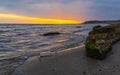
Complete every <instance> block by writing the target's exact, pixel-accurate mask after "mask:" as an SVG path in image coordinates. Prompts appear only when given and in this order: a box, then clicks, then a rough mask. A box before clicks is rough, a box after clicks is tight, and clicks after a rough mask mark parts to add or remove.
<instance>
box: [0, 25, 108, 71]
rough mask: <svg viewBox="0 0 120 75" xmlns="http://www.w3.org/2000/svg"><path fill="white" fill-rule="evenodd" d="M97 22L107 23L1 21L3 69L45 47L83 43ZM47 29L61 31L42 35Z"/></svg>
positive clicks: (65, 47)
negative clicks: (18, 22) (65, 23)
mask: <svg viewBox="0 0 120 75" xmlns="http://www.w3.org/2000/svg"><path fill="white" fill-rule="evenodd" d="M96 25H101V26H106V25H107V24H74V25H73V24H71V25H70V24H69V25H68V24H67V25H60V24H59V25H50V24H0V69H2V68H5V67H6V65H7V67H10V66H12V67H14V68H16V67H18V66H19V65H20V64H23V63H24V61H25V60H26V59H28V58H29V57H31V56H36V55H39V54H40V53H41V52H43V51H52V52H61V51H66V50H69V49H74V48H76V47H79V46H82V45H84V43H85V40H86V37H87V36H88V33H89V32H90V31H91V30H92V28H93V27H94V26H96ZM48 32H59V33H61V34H60V35H55V36H43V34H45V33H48ZM8 64H9V65H8Z"/></svg>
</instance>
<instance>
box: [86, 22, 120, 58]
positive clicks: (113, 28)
mask: <svg viewBox="0 0 120 75" xmlns="http://www.w3.org/2000/svg"><path fill="white" fill-rule="evenodd" d="M119 40H120V24H116V25H109V26H105V27H101V26H95V27H94V28H93V30H92V31H91V32H90V33H89V35H88V37H87V39H86V43H85V48H86V52H87V56H89V57H92V58H97V59H104V58H105V57H106V54H107V52H109V51H110V50H111V48H112V44H114V43H115V42H117V41H119Z"/></svg>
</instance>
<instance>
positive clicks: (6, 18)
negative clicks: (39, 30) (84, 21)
mask: <svg viewBox="0 0 120 75" xmlns="http://www.w3.org/2000/svg"><path fill="white" fill-rule="evenodd" d="M2 22H3V23H30V24H78V23H81V22H80V21H76V20H63V19H49V18H38V17H29V16H21V15H16V14H0V23H2Z"/></svg>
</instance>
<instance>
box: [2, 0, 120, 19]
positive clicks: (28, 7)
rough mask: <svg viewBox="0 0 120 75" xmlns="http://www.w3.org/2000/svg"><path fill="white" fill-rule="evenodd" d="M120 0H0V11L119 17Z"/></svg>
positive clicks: (69, 16) (28, 14) (91, 17)
mask: <svg viewBox="0 0 120 75" xmlns="http://www.w3.org/2000/svg"><path fill="white" fill-rule="evenodd" d="M119 4H120V0H109V1H108V0H0V13H14V14H18V15H24V16H32V17H43V18H58V19H62V18H63V19H75V20H90V19H119V18H120V15H119V13H120V10H119V9H120V6H119Z"/></svg>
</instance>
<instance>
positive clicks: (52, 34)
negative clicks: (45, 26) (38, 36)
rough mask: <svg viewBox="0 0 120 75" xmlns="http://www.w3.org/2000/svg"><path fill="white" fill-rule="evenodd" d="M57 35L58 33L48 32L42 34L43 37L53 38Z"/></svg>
mask: <svg viewBox="0 0 120 75" xmlns="http://www.w3.org/2000/svg"><path fill="white" fill-rule="evenodd" d="M59 34H60V33H59V32H48V33H45V34H43V36H55V35H59Z"/></svg>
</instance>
